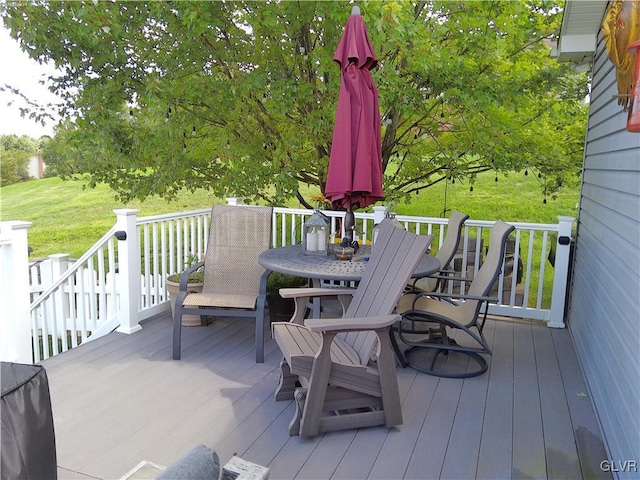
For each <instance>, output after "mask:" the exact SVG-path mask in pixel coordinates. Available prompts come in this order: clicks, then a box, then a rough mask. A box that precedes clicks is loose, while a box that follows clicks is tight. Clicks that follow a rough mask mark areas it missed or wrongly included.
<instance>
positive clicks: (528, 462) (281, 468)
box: [43, 314, 610, 480]
mask: <svg viewBox="0 0 640 480" xmlns="http://www.w3.org/2000/svg"><path fill="white" fill-rule="evenodd" d="M485 332H486V333H487V337H488V338H489V339H491V342H492V344H493V349H494V355H493V357H492V359H491V366H490V369H489V372H488V373H487V374H485V375H483V376H481V377H476V378H471V379H465V380H453V379H439V378H434V377H429V376H427V375H424V374H421V373H417V372H415V371H413V370H410V369H399V370H398V377H399V384H400V392H401V396H402V399H403V415H404V425H403V426H402V427H400V428H397V429H393V430H388V429H386V428H382V427H378V428H367V429H360V430H352V431H343V432H333V433H328V434H324V435H321V436H319V437H317V438H313V439H305V438H300V437H289V436H288V435H287V425H288V423H289V420H290V418H291V417H292V415H293V412H294V407H293V405H292V403H291V402H278V403H276V402H275V401H274V400H273V398H272V394H273V391H274V389H275V386H276V383H277V368H276V367H277V365H278V363H279V362H280V359H281V357H280V353H279V351H278V349H277V346H276V345H275V343H274V342H273V340H269V341H268V342H267V345H266V350H265V356H266V359H265V363H264V364H256V363H255V362H254V359H255V354H254V348H253V325H252V323H251V322H250V321H248V320H241V319H227V318H222V319H218V320H216V321H215V322H214V323H213V324H211V325H209V326H208V327H191V328H185V329H183V337H182V345H183V350H182V360H180V361H174V360H172V359H171V320H170V317H169V315H168V314H165V315H162V316H159V317H156V318H154V319H152V320H150V321H147V322H145V323H144V324H143V330H142V331H141V332H138V333H135V334H133V335H124V334H119V333H112V334H110V335H107V336H106V337H104V338H102V339H99V340H96V341H94V342H91V343H88V344H86V345H83V346H81V347H79V348H77V349H75V350H72V351H70V352H67V353H64V354H62V355H59V356H57V357H54V358H51V359H49V360H46V361H44V362H43V365H44V366H45V368H46V371H47V374H48V377H49V383H50V389H51V398H52V406H53V413H54V422H55V429H56V442H57V455H58V465H59V478H60V479H63V480H64V479H80V478H100V479H114V478H119V477H121V476H122V475H123V474H125V473H126V472H127V471H129V470H130V469H131V468H133V467H134V466H135V465H137V464H138V463H139V462H141V461H142V460H148V461H151V462H154V463H158V464H161V465H168V464H170V463H172V462H173V461H175V460H176V459H178V458H179V457H180V456H182V455H183V454H185V453H186V452H187V451H188V450H190V449H191V448H192V447H194V446H196V445H198V444H201V443H202V444H205V445H207V446H209V447H211V448H213V449H215V450H216V451H217V452H218V454H219V456H220V459H221V462H222V463H226V461H228V459H229V458H230V457H231V455H233V454H234V453H237V454H238V455H240V456H242V457H243V458H245V459H247V460H249V461H253V462H255V463H258V464H261V465H266V466H268V467H269V468H270V469H271V476H270V478H271V479H292V478H297V479H329V478H332V479H357V478H370V479H400V478H406V479H427V478H451V479H465V478H487V479H503V478H505V479H506V478H550V479H556V478H570V479H577V478H606V477H608V478H610V476H609V474H604V473H602V472H601V471H600V468H599V464H600V462H601V461H602V460H605V459H606V454H605V451H604V447H603V444H602V440H601V437H600V433H599V430H598V427H597V423H596V419H595V416H594V413H593V410H592V407H591V402H590V399H589V398H588V395H587V390H586V387H585V384H584V380H583V377H582V375H581V372H580V370H579V367H578V363H577V359H576V355H575V352H574V349H573V345H572V343H571V339H570V335H569V332H568V331H567V330H555V329H549V328H547V327H546V326H544V325H542V324H540V323H529V322H524V321H516V322H514V321H504V320H495V321H489V322H488V323H487V327H486V330H485Z"/></svg>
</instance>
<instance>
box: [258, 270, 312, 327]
mask: <svg viewBox="0 0 640 480" xmlns="http://www.w3.org/2000/svg"><path fill="white" fill-rule="evenodd" d="M306 285H307V279H305V278H302V277H296V276H294V275H286V274H284V273H279V272H271V274H270V275H269V278H268V279H267V306H268V307H269V319H270V320H271V321H272V322H283V321H284V322H286V321H289V320H290V319H291V317H292V316H293V312H294V310H295V301H294V300H293V299H292V298H282V297H281V296H280V293H279V291H280V289H281V288H295V287H304V286H306Z"/></svg>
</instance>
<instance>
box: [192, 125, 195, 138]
mask: <svg viewBox="0 0 640 480" xmlns="http://www.w3.org/2000/svg"><path fill="white" fill-rule="evenodd" d="M191 136H192V137H195V136H196V126H195V125H194V126H193V130H191Z"/></svg>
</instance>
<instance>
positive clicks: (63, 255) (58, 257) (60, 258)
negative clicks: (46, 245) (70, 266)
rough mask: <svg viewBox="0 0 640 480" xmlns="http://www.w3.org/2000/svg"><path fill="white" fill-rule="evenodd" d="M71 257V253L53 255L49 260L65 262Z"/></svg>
mask: <svg viewBox="0 0 640 480" xmlns="http://www.w3.org/2000/svg"><path fill="white" fill-rule="evenodd" d="M69 257H71V254H69V253H53V254H51V255H49V258H50V259H52V260H56V261H60V260H64V259H67V258H69Z"/></svg>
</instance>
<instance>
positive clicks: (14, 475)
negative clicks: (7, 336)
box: [0, 362, 58, 480]
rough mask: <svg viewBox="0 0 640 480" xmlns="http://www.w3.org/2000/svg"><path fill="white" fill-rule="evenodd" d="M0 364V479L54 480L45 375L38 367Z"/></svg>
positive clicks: (52, 444)
mask: <svg viewBox="0 0 640 480" xmlns="http://www.w3.org/2000/svg"><path fill="white" fill-rule="evenodd" d="M0 364H1V365H0V368H1V370H0V383H1V386H2V403H1V404H0V411H1V414H0V416H1V417H2V431H1V432H0V434H1V438H2V449H1V450H0V452H1V457H2V458H0V473H1V477H2V479H3V480H4V479H7V480H17V479H29V480H50V479H53V480H55V479H56V478H57V476H58V475H57V467H56V440H55V435H54V431H53V415H52V412H51V399H50V397H49V382H48V381H47V373H46V372H45V370H44V368H43V367H42V366H40V365H24V364H19V363H7V362H0Z"/></svg>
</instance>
